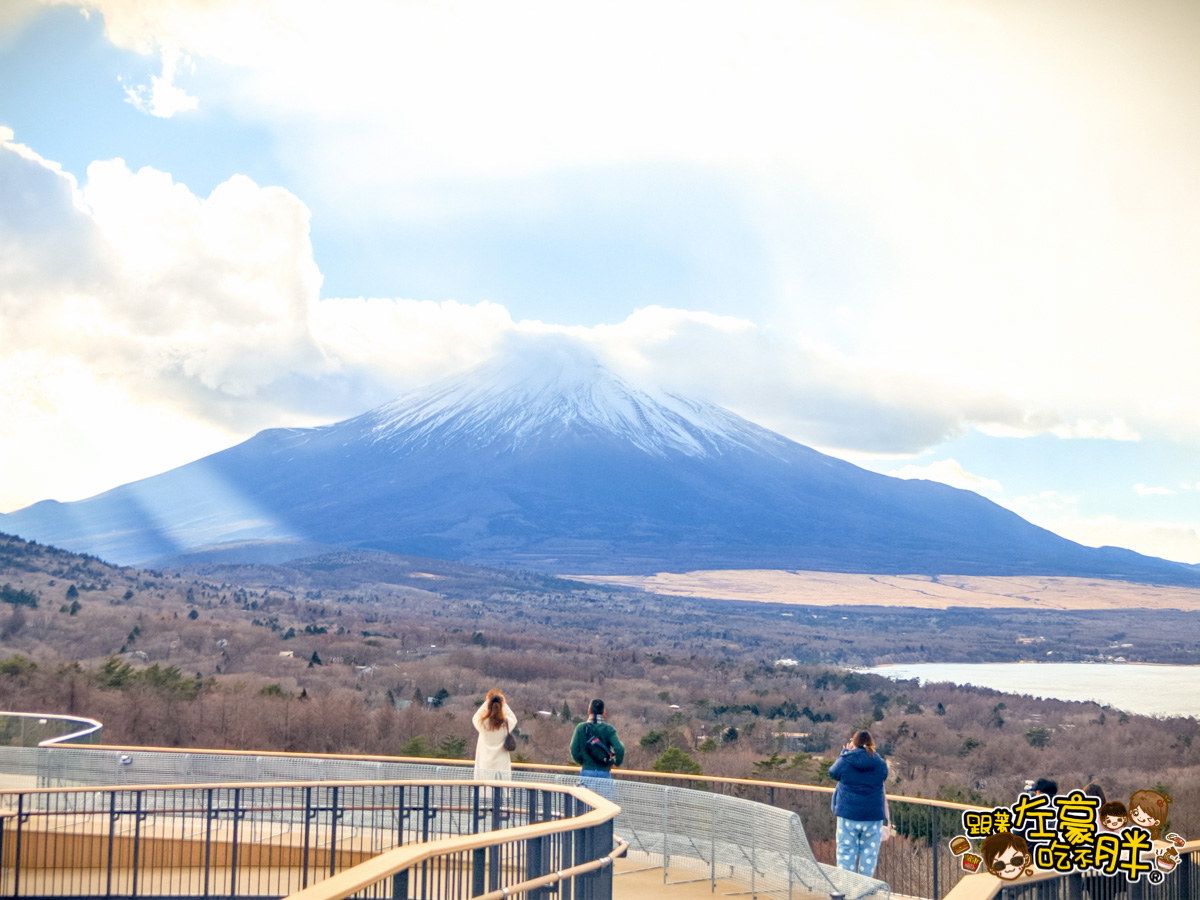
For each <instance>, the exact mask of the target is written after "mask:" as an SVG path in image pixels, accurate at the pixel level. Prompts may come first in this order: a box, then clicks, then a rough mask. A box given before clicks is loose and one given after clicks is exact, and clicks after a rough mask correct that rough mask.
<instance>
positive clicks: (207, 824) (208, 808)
mask: <svg viewBox="0 0 1200 900" xmlns="http://www.w3.org/2000/svg"><path fill="white" fill-rule="evenodd" d="M206 793H207V794H208V797H207V799H206V801H205V813H204V896H205V897H207V896H208V892H209V883H208V879H209V875H210V873H211V872H212V827H213V819H215V818H216V816H217V814H216V813H215V812H214V811H213V788H209V789H208V790H207V791H206ZM306 874H307V872H306Z"/></svg>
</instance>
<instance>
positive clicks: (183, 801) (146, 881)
mask: <svg viewBox="0 0 1200 900" xmlns="http://www.w3.org/2000/svg"><path fill="white" fill-rule="evenodd" d="M39 718H45V717H39ZM43 724H44V723H43ZM97 726H98V723H97ZM0 727H3V718H2V717H0ZM40 743H41V744H42V745H41V746H33V747H7V748H0V787H3V788H4V789H5V790H3V791H0V900H3V898H8V897H11V898H31V900H34V898H36V900H51V898H54V900H58V898H67V897H105V898H126V897H128V898H135V897H136V898H146V900H166V898H177V897H221V898H225V897H228V898H235V897H236V898H246V900H268V898H271V900H278V898H283V897H295V898H296V900H341V898H342V897H346V896H361V897H382V896H387V897H389V898H397V900H398V898H408V897H411V898H417V897H429V898H435V897H436V898H456V900H457V898H459V897H462V898H468V897H488V898H493V897H494V898H497V900H498V898H500V897H503V896H528V897H545V898H548V897H558V898H562V900H573V898H582V900H591V898H597V900H607V898H608V897H617V898H628V900H640V898H651V897H653V898H657V897H662V898H666V900H671V898H677V900H690V898H699V897H701V896H708V897H712V896H714V895H716V894H720V895H746V896H755V897H757V896H760V895H761V896H764V897H773V898H788V900H803V898H812V900H825V898H830V900H861V898H878V900H890V898H891V895H892V894H893V893H894V894H895V895H896V896H897V897H906V898H907V897H912V898H921V900H943V898H946V897H950V900H991V898H993V897H995V896H996V895H997V894H1000V893H1001V892H1002V891H1003V893H1004V895H1005V896H1004V900H1025V898H1026V897H1028V900H1117V898H1115V897H1114V898H1108V897H1097V896H1094V895H1093V893H1092V892H1084V891H1083V889H1082V882H1081V881H1080V878H1079V876H1078V875H1075V876H1070V877H1068V876H1062V875H1058V874H1057V873H1038V874H1036V875H1034V876H1031V877H1029V878H1024V879H1022V880H1021V881H1020V882H1019V883H1018V884H1015V885H1014V884H1013V883H1012V882H1000V881H999V880H998V879H996V878H994V877H993V876H991V875H967V876H965V875H964V873H963V872H962V870H961V868H960V867H959V864H958V860H957V859H956V858H955V857H954V856H953V855H952V854H951V853H950V852H949V851H948V850H947V849H946V846H945V843H946V841H947V840H948V839H949V837H951V836H952V835H954V834H958V833H960V831H961V816H962V812H963V811H964V810H967V809H970V807H967V806H964V805H962V804H955V803H946V802H939V801H928V800H920V799H915V798H908V797H902V796H889V804H890V810H891V817H892V822H893V826H894V829H895V832H896V836H895V837H893V838H892V839H891V840H889V841H887V842H885V844H884V845H883V848H882V850H881V853H880V860H879V867H878V870H877V873H876V874H877V876H878V877H877V879H870V878H865V877H863V876H859V875H855V874H853V873H849V872H845V871H842V870H839V869H837V868H835V867H834V866H833V865H832V862H833V859H832V857H833V851H834V848H833V826H834V820H833V816H832V814H831V813H830V811H829V793H830V792H831V791H832V789H831V788H822V787H815V786H810V785H794V784H785V783H772V782H763V781H754V780H745V779H728V778H715V777H704V776H682V775H665V774H661V773H653V772H633V771H622V772H620V773H619V777H618V778H615V779H614V780H613V782H612V785H611V788H612V796H611V797H601V796H598V795H597V794H595V793H593V792H592V791H589V790H587V789H585V788H582V787H579V786H578V777H577V776H578V771H577V770H575V769H571V768H566V767H557V766H531V765H521V764H517V765H516V766H515V769H516V771H514V773H513V778H512V780H506V781H498V782H493V781H488V782H476V781H473V780H472V776H473V768H472V765H471V764H470V763H469V762H466V761H462V760H427V759H398V758H394V757H364V756H338V755H316V754H285V753H249V752H232V751H211V750H173V749H154V748H143V747H105V746H99V745H93V746H79V745H74V746H73V745H70V744H67V745H62V744H56V743H55V740H54V739H53V738H52V739H50V740H48V741H43V742H40ZM1196 852H1200V842H1192V843H1189V844H1188V845H1187V846H1185V847H1184V848H1182V849H1181V850H1180V854H1181V859H1182V861H1181V864H1180V867H1179V869H1178V870H1177V871H1176V872H1175V873H1174V877H1172V878H1169V879H1167V881H1166V882H1165V883H1164V884H1163V885H1159V886H1154V887H1151V886H1145V887H1144V886H1143V885H1142V884H1140V883H1136V884H1133V885H1131V886H1130V888H1131V890H1130V891H1129V892H1128V894H1127V897H1128V900H1200V879H1197V878H1195V877H1193V874H1192V869H1193V864H1192V861H1193V858H1194V854H1195V853H1196ZM1125 896H1126V895H1122V897H1121V900H1125Z"/></svg>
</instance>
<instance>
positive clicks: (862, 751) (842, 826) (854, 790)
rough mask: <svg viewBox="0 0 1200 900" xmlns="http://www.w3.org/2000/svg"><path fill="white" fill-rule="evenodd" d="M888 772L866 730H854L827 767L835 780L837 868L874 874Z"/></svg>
mask: <svg viewBox="0 0 1200 900" xmlns="http://www.w3.org/2000/svg"><path fill="white" fill-rule="evenodd" d="M887 773H888V767H887V763H886V762H884V760H883V757H882V756H880V755H879V754H878V753H876V752H875V741H874V740H872V738H871V732H869V731H859V732H856V733H855V735H854V737H852V738H851V739H850V741H849V743H847V744H846V746H845V747H843V748H842V753H841V755H840V756H839V757H838V758H837V759H836V760H834V762H833V765H832V766H830V767H829V777H830V778H832V779H833V780H834V781H836V782H837V783H838V785H837V787H836V788H835V789H834V791H833V814H834V815H835V816H837V864H838V868H839V869H847V870H848V871H851V872H858V873H859V874H861V875H867V876H872V875H874V874H875V863H876V862H877V861H878V860H879V844H880V840H881V838H882V834H883V826H884V824H885V822H886V821H887V801H886V800H885V799H884V796H883V783H884V781H886V780H887Z"/></svg>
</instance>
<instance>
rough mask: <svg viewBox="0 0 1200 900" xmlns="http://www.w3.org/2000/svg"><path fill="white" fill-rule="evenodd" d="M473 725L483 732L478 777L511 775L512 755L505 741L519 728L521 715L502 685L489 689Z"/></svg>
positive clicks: (477, 751) (477, 746) (478, 746)
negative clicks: (501, 687) (508, 698)
mask: <svg viewBox="0 0 1200 900" xmlns="http://www.w3.org/2000/svg"><path fill="white" fill-rule="evenodd" d="M471 724H473V725H474V726H475V730H476V731H478V732H479V741H478V743H476V744H475V778H476V779H477V780H478V779H487V778H505V779H507V778H511V777H512V758H511V757H510V755H509V752H508V751H507V750H505V749H504V743H505V741H506V740H507V738H508V736H509V734H510V733H512V730H513V729H514V728H516V727H517V716H516V714H515V713H514V712H513V711H512V710H511V709H509V706H508V703H507V701H505V699H504V694H502V693H501V692H500V689H499V688H492V689H491V690H490V691H488V693H487V698H486V699H485V700H484V701H483V705H482V706H480V707H479V709H477V710H475V715H473V716H472V717H471Z"/></svg>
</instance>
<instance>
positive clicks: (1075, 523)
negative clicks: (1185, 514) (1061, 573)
mask: <svg viewBox="0 0 1200 900" xmlns="http://www.w3.org/2000/svg"><path fill="white" fill-rule="evenodd" d="M1035 521H1036V520H1035ZM1037 524H1039V525H1042V526H1043V527H1045V528H1049V529H1050V530H1051V531H1054V532H1056V533H1057V534H1060V535H1062V536H1063V537H1065V538H1068V539H1070V540H1073V541H1078V542H1079V543H1081V544H1085V545H1087V546H1089V547H1125V548H1127V549H1129V550H1136V551H1137V552H1139V553H1145V554H1146V555H1148V556H1160V557H1162V558H1164V559H1173V560H1176V561H1177V562H1184V563H1190V564H1196V563H1200V533H1198V532H1197V530H1196V529H1195V528H1194V527H1192V526H1190V525H1181V524H1178V523H1174V522H1138V521H1129V520H1122V519H1118V518H1116V517H1115V516H1098V517H1095V518H1088V519H1078V518H1070V517H1064V518H1060V519H1050V520H1046V521H1037Z"/></svg>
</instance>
